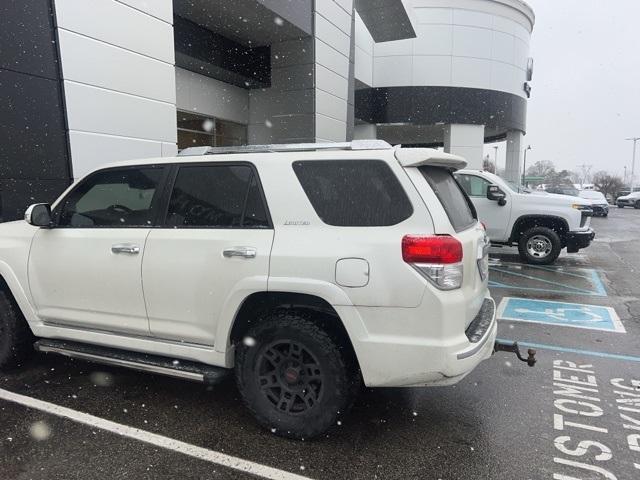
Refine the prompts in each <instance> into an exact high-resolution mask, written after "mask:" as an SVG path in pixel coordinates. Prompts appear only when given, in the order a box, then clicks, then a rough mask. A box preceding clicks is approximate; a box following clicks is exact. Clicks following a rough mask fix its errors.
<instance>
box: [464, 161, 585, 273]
mask: <svg viewBox="0 0 640 480" xmlns="http://www.w3.org/2000/svg"><path fill="white" fill-rule="evenodd" d="M455 177H456V179H457V180H458V182H459V183H460V185H461V186H462V188H463V190H464V191H465V192H466V193H467V195H468V196H469V198H470V199H471V201H472V203H473V205H474V207H475V208H476V210H477V213H478V218H479V219H480V220H481V221H482V222H483V223H484V224H485V226H486V229H487V234H488V235H489V238H490V239H491V243H492V244H495V245H508V246H513V245H517V246H518V251H519V253H520V258H521V259H522V260H523V261H524V262H527V263H530V264H536V265H548V264H551V263H553V262H554V261H555V260H556V259H557V258H558V256H559V255H560V251H561V250H562V249H563V248H566V249H567V252H569V253H576V252H577V251H578V250H580V249H582V248H586V247H588V246H589V245H590V244H591V241H592V240H593V238H594V237H595V233H594V231H593V229H591V227H590V223H591V216H592V214H593V211H592V209H591V204H590V202H589V201H588V200H585V199H582V198H578V197H569V196H566V195H554V194H547V193H537V192H531V191H530V190H528V189H525V188H523V187H520V186H518V185H514V184H511V183H508V182H506V181H505V180H504V179H502V178H500V177H498V176H497V175H494V174H493V173H489V172H485V171H481V170H460V171H458V172H456V173H455Z"/></svg>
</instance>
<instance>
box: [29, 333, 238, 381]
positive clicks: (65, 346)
mask: <svg viewBox="0 0 640 480" xmlns="http://www.w3.org/2000/svg"><path fill="white" fill-rule="evenodd" d="M34 348H35V349H36V350H37V351H39V352H43V353H55V354H58V355H63V356H65V357H70V358H76V359H78V360H86V361H88V362H93V363H99V364H102V365H110V366H114V367H123V368H128V369H131V370H137V371H140V372H147V373H155V374H159V375H166V376H169V377H174V378H181V379H185V380H191V381H195V382H202V383H207V384H216V383H219V382H221V381H222V380H223V379H224V378H225V377H226V376H227V374H228V372H229V370H228V369H225V368H221V367H214V366H212V365H205V364H203V363H198V362H191V361H188V360H177V359H172V358H168V357H161V356H158V355H149V354H145V353H138V352H129V351H125V350H118V349H115V348H108V347H101V346H97V345H89V344H85V343H78V342H67V341H62V340H51V339H41V340H38V341H37V342H36V343H35V344H34Z"/></svg>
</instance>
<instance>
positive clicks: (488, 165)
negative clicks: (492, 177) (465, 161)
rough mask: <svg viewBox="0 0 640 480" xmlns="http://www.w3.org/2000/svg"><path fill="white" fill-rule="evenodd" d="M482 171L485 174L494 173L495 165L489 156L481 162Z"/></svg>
mask: <svg viewBox="0 0 640 480" xmlns="http://www.w3.org/2000/svg"><path fill="white" fill-rule="evenodd" d="M482 169H483V170H484V171H485V172H491V173H496V164H495V163H494V162H493V161H492V160H491V158H490V157H489V155H487V156H486V157H484V159H483V160H482Z"/></svg>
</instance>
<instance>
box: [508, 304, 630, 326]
mask: <svg viewBox="0 0 640 480" xmlns="http://www.w3.org/2000/svg"><path fill="white" fill-rule="evenodd" d="M498 319H499V320H511V321H516V322H531V323H544V324H549V325H558V326H563V327H573V328H585V329H589V330H602V331H608V332H619V333H626V331H625V329H624V326H623V325H622V322H621V321H620V318H619V317H618V315H617V314H616V311H615V310H614V309H613V308H611V307H602V306H599V305H585V304H581V303H565V302H551V301H547V300H531V299H528V298H512V297H504V298H503V299H502V301H501V302H500V306H499V307H498Z"/></svg>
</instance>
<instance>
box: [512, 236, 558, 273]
mask: <svg viewBox="0 0 640 480" xmlns="http://www.w3.org/2000/svg"><path fill="white" fill-rule="evenodd" d="M536 237H539V238H541V239H546V240H547V241H548V242H549V244H550V247H551V248H550V250H549V253H548V254H546V255H544V256H536V255H534V254H532V253H531V252H530V248H529V247H528V243H529V240H533V239H535V238H536ZM561 250H562V242H561V241H560V236H559V235H558V234H557V233H556V232H555V231H554V230H552V229H550V228H547V227H533V228H530V229H529V230H527V231H525V232H524V233H523V234H522V236H521V237H520V240H519V241H518V252H519V253H520V259H521V260H522V261H524V262H526V263H529V264H531V265H550V264H552V263H553V262H555V261H556V259H557V258H558V256H559V255H560V251H561Z"/></svg>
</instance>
